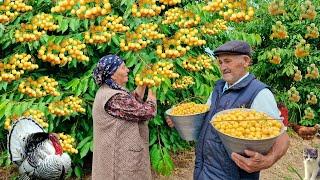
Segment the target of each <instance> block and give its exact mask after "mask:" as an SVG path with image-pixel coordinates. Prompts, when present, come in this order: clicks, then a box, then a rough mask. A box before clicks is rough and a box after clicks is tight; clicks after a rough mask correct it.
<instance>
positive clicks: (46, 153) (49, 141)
mask: <svg viewBox="0 0 320 180" xmlns="http://www.w3.org/2000/svg"><path fill="white" fill-rule="evenodd" d="M8 150H9V156H10V160H11V161H12V162H13V163H14V164H15V165H17V166H18V168H19V173H20V174H21V177H20V179H25V180H29V179H64V177H65V174H66V173H67V172H68V170H69V169H70V167H71V159H70V156H69V155H68V154H66V153H63V150H62V147H61V145H60V143H59V139H58V138H57V136H56V135H55V134H49V133H46V132H45V131H44V129H43V128H42V127H41V126H40V125H39V124H38V123H37V122H35V121H34V120H33V119H32V118H30V117H22V118H20V119H19V120H18V121H16V122H15V123H14V124H13V126H12V129H11V130H10V132H9V135H8Z"/></svg>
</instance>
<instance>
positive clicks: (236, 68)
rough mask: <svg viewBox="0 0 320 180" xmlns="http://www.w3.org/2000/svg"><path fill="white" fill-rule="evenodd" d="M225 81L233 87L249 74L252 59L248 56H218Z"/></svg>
mask: <svg viewBox="0 0 320 180" xmlns="http://www.w3.org/2000/svg"><path fill="white" fill-rule="evenodd" d="M218 60H219V66H220V70H221V73H222V77H223V79H224V80H225V81H226V82H227V83H228V84H229V85H232V84H234V83H235V82H237V81H238V80H239V79H240V78H241V77H242V76H244V75H245V74H246V73H247V68H248V67H249V65H250V62H251V59H250V57H249V56H247V55H232V54H222V55H219V56H218Z"/></svg>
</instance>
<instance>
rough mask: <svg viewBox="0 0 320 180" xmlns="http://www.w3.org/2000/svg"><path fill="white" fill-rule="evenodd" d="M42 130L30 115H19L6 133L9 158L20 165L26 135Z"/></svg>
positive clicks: (23, 154) (23, 155) (23, 153)
mask: <svg viewBox="0 0 320 180" xmlns="http://www.w3.org/2000/svg"><path fill="white" fill-rule="evenodd" d="M37 132H44V129H43V128H42V127H41V126H40V125H39V124H38V123H37V122H35V121H34V120H33V119H32V118H31V117H21V118H20V119H18V120H17V121H16V122H15V123H14V124H13V125H12V129H11V130H10V132H9V135H8V150H9V156H10V160H11V161H12V162H13V163H15V164H16V165H18V166H20V165H21V163H22V162H23V160H24V159H25V156H26V154H25V150H24V147H25V140H26V138H27V136H28V135H30V134H32V133H37Z"/></svg>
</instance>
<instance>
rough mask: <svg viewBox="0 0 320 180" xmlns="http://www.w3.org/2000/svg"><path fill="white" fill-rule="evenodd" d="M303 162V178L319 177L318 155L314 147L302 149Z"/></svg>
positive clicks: (311, 179)
mask: <svg viewBox="0 0 320 180" xmlns="http://www.w3.org/2000/svg"><path fill="white" fill-rule="evenodd" d="M303 158H304V160H303V163H304V180H317V179H320V176H319V175H320V174H319V169H320V167H319V162H320V157H319V154H318V150H317V149H315V148H305V149H304V150H303Z"/></svg>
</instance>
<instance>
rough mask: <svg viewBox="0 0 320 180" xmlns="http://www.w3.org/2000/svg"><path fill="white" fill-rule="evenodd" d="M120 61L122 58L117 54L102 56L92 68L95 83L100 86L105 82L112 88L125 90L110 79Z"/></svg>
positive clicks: (121, 61)
mask: <svg viewBox="0 0 320 180" xmlns="http://www.w3.org/2000/svg"><path fill="white" fill-rule="evenodd" d="M122 63H123V60H122V59H121V58H120V57H119V56H117V55H106V56H103V57H102V58H101V59H100V60H99V62H98V64H97V67H96V68H95V69H94V70H93V78H94V81H95V82H96V84H98V85H99V86H102V85H103V84H104V83H105V84H107V85H108V86H109V87H110V88H112V89H118V90H125V89H124V88H122V87H121V86H120V85H118V84H117V83H116V82H114V81H113V80H112V79H111V76H112V75H113V74H114V73H115V72H116V71H117V69H118V68H119V66H120V65H121V64H122Z"/></svg>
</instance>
